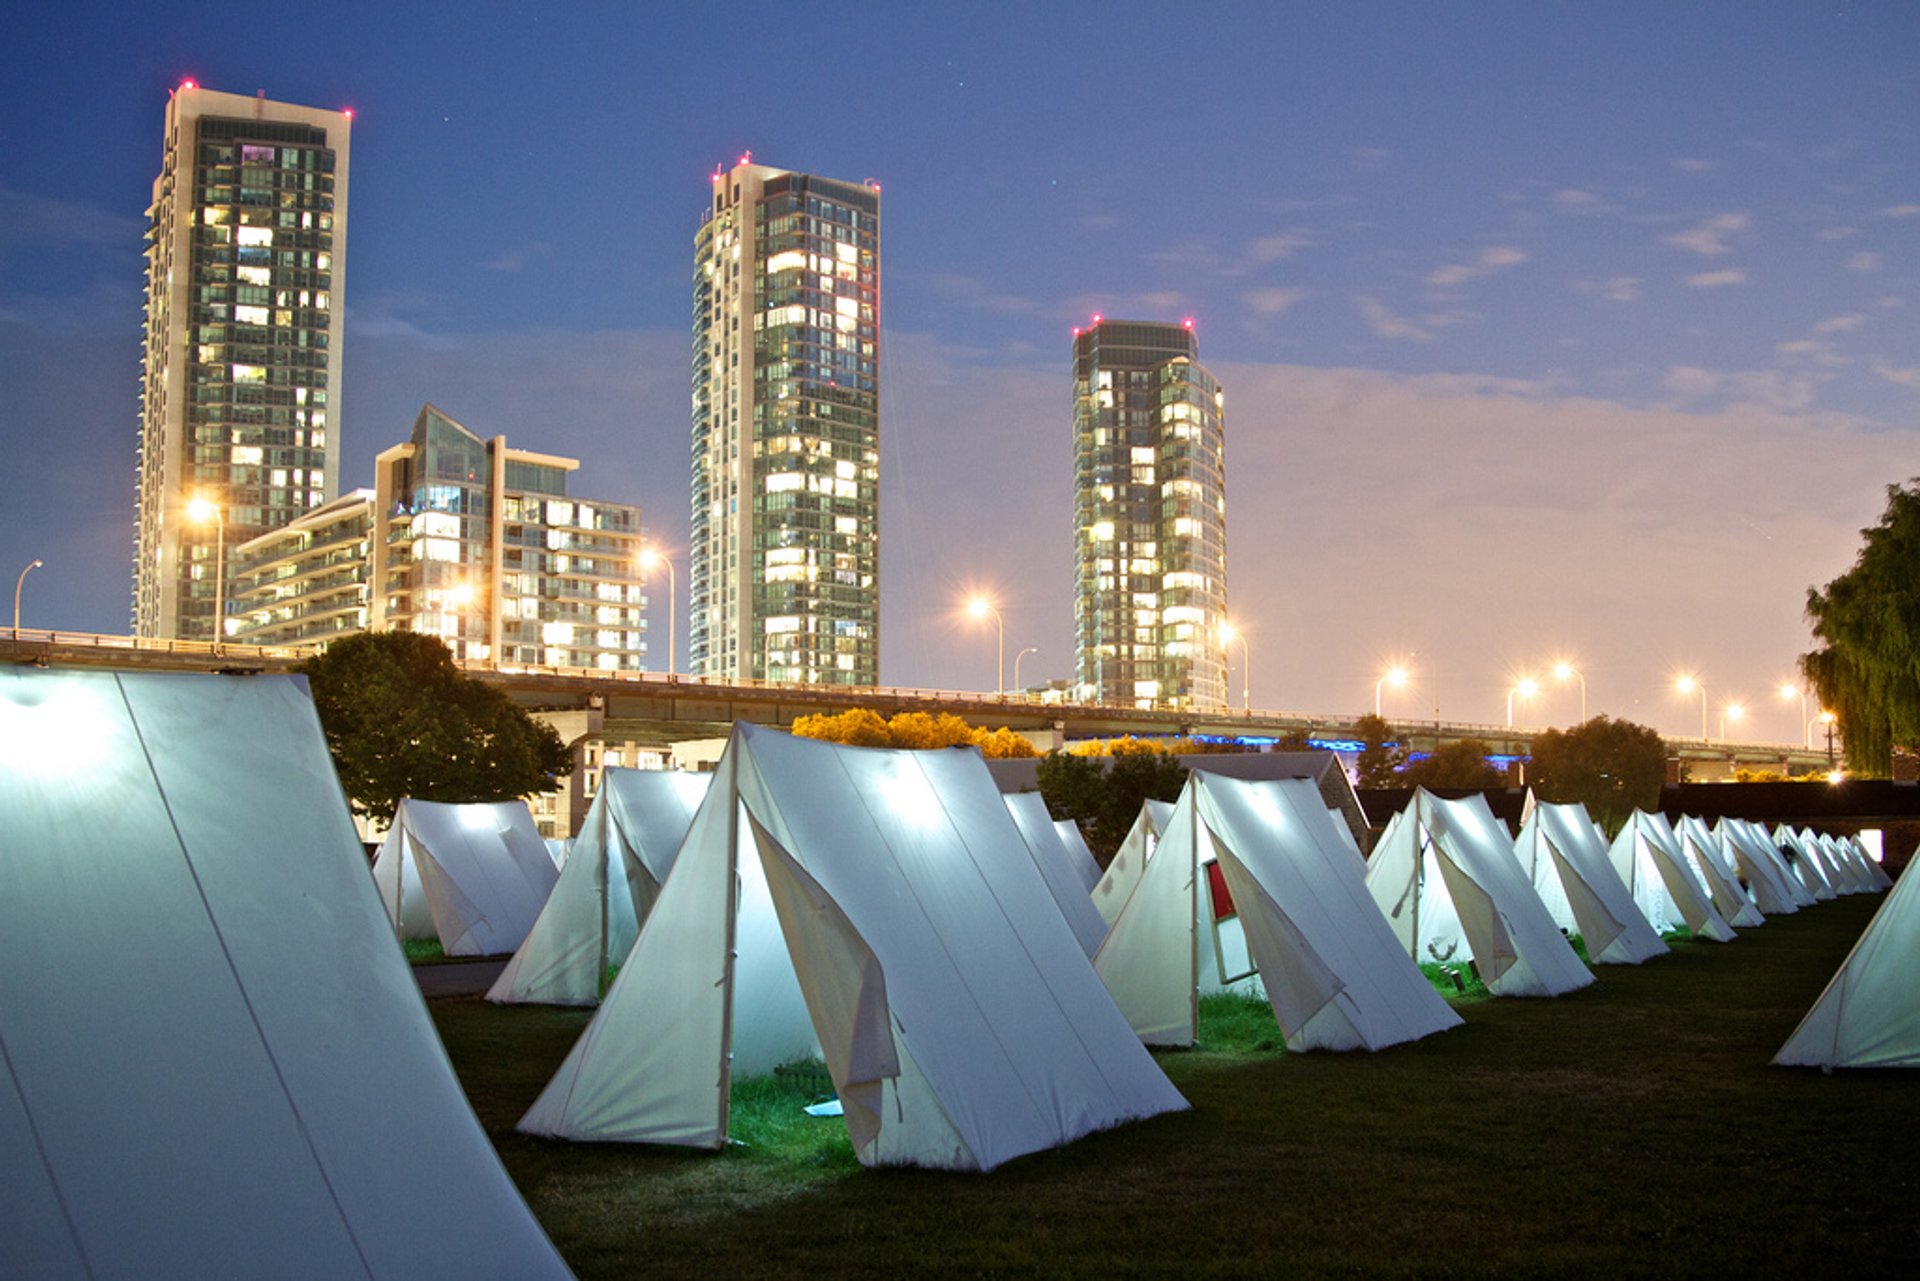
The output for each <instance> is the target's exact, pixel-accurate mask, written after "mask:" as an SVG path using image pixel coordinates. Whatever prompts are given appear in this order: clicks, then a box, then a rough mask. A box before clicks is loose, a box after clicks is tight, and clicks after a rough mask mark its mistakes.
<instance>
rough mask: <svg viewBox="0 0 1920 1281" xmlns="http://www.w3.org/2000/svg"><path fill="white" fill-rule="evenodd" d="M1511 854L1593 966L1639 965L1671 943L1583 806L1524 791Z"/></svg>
mask: <svg viewBox="0 0 1920 1281" xmlns="http://www.w3.org/2000/svg"><path fill="white" fill-rule="evenodd" d="M1513 852H1514V856H1515V857H1517V858H1518V859H1519V860H1520V866H1521V869H1522V870H1524V871H1525V872H1526V873H1527V876H1528V879H1529V880H1531V881H1532V882H1533V888H1534V889H1535V891H1537V892H1538V893H1539V895H1540V902H1541V903H1542V904H1543V905H1544V906H1545V907H1546V909H1547V914H1548V915H1549V916H1551V917H1552V918H1553V922H1554V924H1555V925H1558V926H1559V927H1560V928H1561V929H1562V930H1564V931H1566V932H1568V933H1570V934H1578V935H1580V938H1581V941H1582V942H1583V943H1585V944H1586V948H1587V955H1588V957H1590V958H1591V959H1592V961H1593V963H1594V964H1595V965H1638V964H1640V962H1642V961H1645V960H1647V959H1649V958H1651V957H1655V956H1665V955H1667V953H1668V951H1669V950H1670V949H1668V947H1667V945H1666V944H1665V943H1664V942H1662V941H1661V939H1660V936H1659V935H1658V934H1656V933H1655V932H1654V929H1653V926H1652V925H1651V924H1649V923H1648V921H1647V918H1646V917H1645V916H1644V915H1642V913H1641V911H1640V909H1639V908H1638V907H1637V906H1636V905H1635V904H1634V901H1633V895H1632V894H1631V893H1630V892H1628V890H1627V887H1626V883H1625V882H1623V881H1622V880H1621V879H1620V874H1619V873H1618V872H1616V871H1614V870H1613V864H1612V863H1610V862H1609V861H1608V860H1607V843H1606V841H1605V840H1603V839H1602V838H1601V836H1600V831H1599V829H1598V828H1596V827H1594V825H1593V819H1592V818H1591V817H1590V816H1589V815H1588V814H1587V807H1586V806H1585V805H1582V804H1579V803H1578V802H1574V803H1572V804H1554V803H1551V802H1547V801H1542V800H1540V799H1539V798H1538V797H1536V796H1535V795H1533V793H1532V792H1528V794H1527V803H1526V809H1525V813H1524V817H1523V818H1522V819H1521V822H1520V835H1519V836H1518V837H1517V838H1515V840H1514V843H1513Z"/></svg>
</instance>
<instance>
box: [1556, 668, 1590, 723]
mask: <svg viewBox="0 0 1920 1281" xmlns="http://www.w3.org/2000/svg"><path fill="white" fill-rule="evenodd" d="M1553 679H1555V680H1557V681H1568V680H1577V681H1579V682H1580V723H1581V724H1582V725H1585V724H1586V723H1587V678H1586V676H1585V674H1584V673H1582V672H1581V671H1580V669H1579V668H1577V667H1575V666H1574V665H1573V664H1572V663H1565V662H1561V663H1555V664H1554V665H1553Z"/></svg>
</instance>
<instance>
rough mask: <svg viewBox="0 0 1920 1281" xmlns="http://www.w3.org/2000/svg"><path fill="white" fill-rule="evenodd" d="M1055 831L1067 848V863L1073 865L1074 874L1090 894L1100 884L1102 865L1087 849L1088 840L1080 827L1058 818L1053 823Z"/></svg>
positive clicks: (1068, 820)
mask: <svg viewBox="0 0 1920 1281" xmlns="http://www.w3.org/2000/svg"><path fill="white" fill-rule="evenodd" d="M1053 830H1054V831H1056V832H1058V833H1060V843H1061V844H1062V845H1064V846H1066V848H1067V861H1068V862H1069V863H1071V864H1072V865H1073V874H1074V876H1075V877H1076V878H1078V879H1079V881H1080V883H1081V885H1083V886H1085V887H1086V891H1087V893H1088V894H1092V893H1093V887H1094V886H1096V885H1098V884H1099V883H1100V864H1099V863H1098V862H1096V861H1095V860H1094V857H1093V851H1092V850H1090V849H1088V848H1087V838H1086V837H1085V836H1084V835H1082V834H1081V832H1080V825H1079V824H1078V823H1076V822H1074V821H1073V820H1072V819H1070V818H1057V819H1055V820H1054V821H1053Z"/></svg>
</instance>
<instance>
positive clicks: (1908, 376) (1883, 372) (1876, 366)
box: [1873, 360, 1920, 391]
mask: <svg viewBox="0 0 1920 1281" xmlns="http://www.w3.org/2000/svg"><path fill="white" fill-rule="evenodd" d="M1873 372H1874V373H1876V374H1879V375H1880V376H1881V377H1882V378H1884V379H1886V380H1887V381H1888V382H1890V383H1898V384H1899V385H1900V386H1902V387H1911V388H1912V389H1913V390H1915V391H1920V367H1915V368H1909V369H1900V368H1897V367H1895V366H1893V365H1888V364H1884V363H1882V362H1880V361H1877V360H1876V361H1875V362H1874V363H1873Z"/></svg>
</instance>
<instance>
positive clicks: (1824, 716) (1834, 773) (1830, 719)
mask: <svg viewBox="0 0 1920 1281" xmlns="http://www.w3.org/2000/svg"><path fill="white" fill-rule="evenodd" d="M1814 719H1815V720H1817V721H1819V722H1820V723H1821V724H1822V725H1825V726H1826V727H1827V769H1828V770H1829V771H1830V777H1831V779H1832V781H1833V782H1835V783H1837V782H1839V781H1840V779H1839V777H1838V774H1839V771H1838V770H1835V769H1834V768H1833V726H1834V723H1835V722H1836V721H1838V720H1839V719H1840V718H1839V717H1838V716H1835V715H1834V714H1833V713H1832V712H1830V711H1828V710H1827V709H1825V708H1824V707H1823V708H1821V709H1820V714H1819V715H1818V716H1816V717H1814ZM1808 732H1809V735H1811V732H1812V731H1811V727H1809V731H1808Z"/></svg>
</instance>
